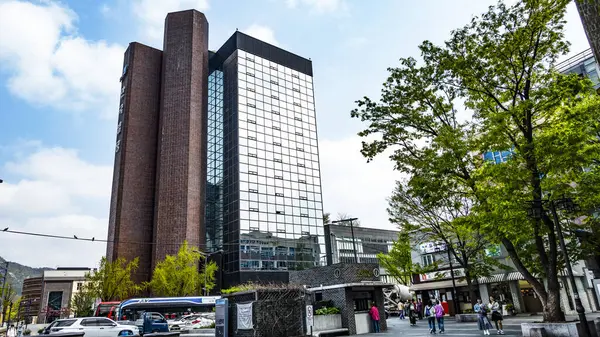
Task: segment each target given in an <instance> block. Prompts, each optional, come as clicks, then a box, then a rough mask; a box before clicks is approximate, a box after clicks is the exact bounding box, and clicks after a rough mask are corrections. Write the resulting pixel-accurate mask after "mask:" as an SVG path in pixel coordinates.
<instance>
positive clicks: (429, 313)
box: [425, 300, 435, 335]
mask: <svg viewBox="0 0 600 337" xmlns="http://www.w3.org/2000/svg"><path fill="white" fill-rule="evenodd" d="M425 318H427V324H428V325H429V334H430V335H432V334H433V335H435V312H434V309H433V301H431V300H429V302H427V305H426V306H425Z"/></svg>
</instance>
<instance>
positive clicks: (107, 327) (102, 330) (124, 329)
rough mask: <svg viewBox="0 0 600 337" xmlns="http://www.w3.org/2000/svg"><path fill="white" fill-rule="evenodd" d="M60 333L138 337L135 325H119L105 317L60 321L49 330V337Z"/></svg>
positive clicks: (104, 336) (89, 336)
mask: <svg viewBox="0 0 600 337" xmlns="http://www.w3.org/2000/svg"><path fill="white" fill-rule="evenodd" d="M62 332H84V333H85V335H84V337H125V336H139V335H140V331H139V328H138V327H137V326H135V325H121V324H118V323H116V322H115V321H113V320H112V319H110V318H106V317H85V318H69V319H61V320H60V322H59V324H57V325H55V326H53V327H52V328H51V329H50V335H52V334H53V333H62Z"/></svg>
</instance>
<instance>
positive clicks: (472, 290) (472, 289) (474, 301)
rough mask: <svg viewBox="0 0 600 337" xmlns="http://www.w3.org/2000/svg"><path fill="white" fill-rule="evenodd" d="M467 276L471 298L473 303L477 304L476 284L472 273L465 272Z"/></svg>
mask: <svg viewBox="0 0 600 337" xmlns="http://www.w3.org/2000/svg"><path fill="white" fill-rule="evenodd" d="M465 278H466V281H467V288H468V289H469V298H470V299H471V305H472V306H475V303H477V298H475V297H477V296H476V295H475V291H476V289H475V284H474V283H473V281H472V280H471V273H469V272H465Z"/></svg>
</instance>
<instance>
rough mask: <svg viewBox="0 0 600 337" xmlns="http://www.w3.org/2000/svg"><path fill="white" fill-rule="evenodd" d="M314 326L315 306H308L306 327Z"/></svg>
mask: <svg viewBox="0 0 600 337" xmlns="http://www.w3.org/2000/svg"><path fill="white" fill-rule="evenodd" d="M314 325H315V316H314V315H313V306H312V305H307V306H306V326H307V327H312V326H314ZM311 331H312V329H311Z"/></svg>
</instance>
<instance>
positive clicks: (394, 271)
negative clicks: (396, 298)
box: [377, 230, 437, 286]
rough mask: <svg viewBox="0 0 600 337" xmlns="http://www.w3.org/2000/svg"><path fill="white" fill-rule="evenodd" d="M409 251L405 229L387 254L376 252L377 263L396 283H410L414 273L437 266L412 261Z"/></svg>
mask: <svg viewBox="0 0 600 337" xmlns="http://www.w3.org/2000/svg"><path fill="white" fill-rule="evenodd" d="M411 251H412V249H411V246H410V238H409V234H408V232H407V231H406V230H402V231H400V233H399V234H398V240H396V241H394V244H393V246H392V249H391V250H390V252H389V253H388V254H383V253H379V254H377V259H379V263H380V264H381V266H382V267H384V268H385V269H386V270H387V272H388V273H389V275H390V276H392V277H393V278H394V279H395V280H396V281H397V282H398V283H400V284H403V285H406V286H409V285H411V284H412V276H413V275H414V274H424V273H428V272H431V271H433V270H435V269H436V268H437V264H435V263H434V264H433V265H431V266H427V267H422V266H421V265H420V264H419V263H413V262H412V258H411Z"/></svg>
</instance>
